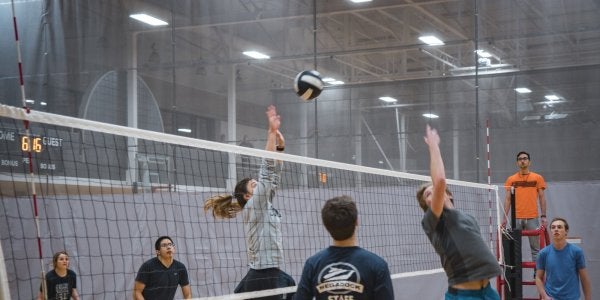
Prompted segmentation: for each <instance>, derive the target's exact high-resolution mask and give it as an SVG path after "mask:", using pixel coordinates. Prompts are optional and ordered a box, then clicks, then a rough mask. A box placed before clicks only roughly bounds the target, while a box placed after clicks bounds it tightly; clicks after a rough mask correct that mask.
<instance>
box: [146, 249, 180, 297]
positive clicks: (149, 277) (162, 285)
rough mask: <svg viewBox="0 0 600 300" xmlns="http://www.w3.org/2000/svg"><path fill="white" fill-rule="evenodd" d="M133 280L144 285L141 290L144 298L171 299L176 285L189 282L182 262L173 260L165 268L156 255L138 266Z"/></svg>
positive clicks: (175, 290)
mask: <svg viewBox="0 0 600 300" xmlns="http://www.w3.org/2000/svg"><path fill="white" fill-rule="evenodd" d="M135 281H139V282H141V283H143V284H145V285H146V287H144V290H143V291H142V295H143V296H144V299H146V300H152V299H156V300H165V299H173V298H174V297H175V292H177V286H178V285H181V286H182V287H183V286H186V285H188V284H190V282H189V279H188V273H187V269H186V268H185V265H184V264H182V263H180V262H179V261H176V260H173V263H172V264H171V266H169V267H168V268H167V267H165V265H163V264H162V263H161V262H160V260H159V259H158V257H155V258H153V259H150V260H148V261H146V262H145V263H144V264H143V265H142V266H141V267H140V270H139V271H138V274H137V276H136V277H135Z"/></svg>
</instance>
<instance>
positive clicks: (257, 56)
mask: <svg viewBox="0 0 600 300" xmlns="http://www.w3.org/2000/svg"><path fill="white" fill-rule="evenodd" d="M242 53H243V54H244V55H246V56H249V57H252V58H254V59H269V58H271V57H270V56H268V55H266V54H264V53H260V52H258V51H244V52H242Z"/></svg>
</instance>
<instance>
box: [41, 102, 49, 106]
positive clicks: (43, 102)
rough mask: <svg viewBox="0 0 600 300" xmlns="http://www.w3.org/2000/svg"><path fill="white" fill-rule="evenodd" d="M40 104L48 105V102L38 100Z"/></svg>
mask: <svg viewBox="0 0 600 300" xmlns="http://www.w3.org/2000/svg"><path fill="white" fill-rule="evenodd" d="M40 105H41V106H46V105H48V103H46V102H44V101H42V102H40Z"/></svg>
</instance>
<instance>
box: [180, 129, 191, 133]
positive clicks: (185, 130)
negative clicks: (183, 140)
mask: <svg viewBox="0 0 600 300" xmlns="http://www.w3.org/2000/svg"><path fill="white" fill-rule="evenodd" d="M177 131H179V132H185V133H192V130H191V129H189V128H177Z"/></svg>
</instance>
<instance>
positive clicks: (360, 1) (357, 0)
mask: <svg viewBox="0 0 600 300" xmlns="http://www.w3.org/2000/svg"><path fill="white" fill-rule="evenodd" d="M371 1H373V0H350V2H354V3H363V2H371Z"/></svg>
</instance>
